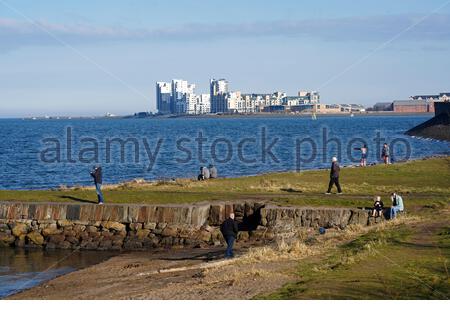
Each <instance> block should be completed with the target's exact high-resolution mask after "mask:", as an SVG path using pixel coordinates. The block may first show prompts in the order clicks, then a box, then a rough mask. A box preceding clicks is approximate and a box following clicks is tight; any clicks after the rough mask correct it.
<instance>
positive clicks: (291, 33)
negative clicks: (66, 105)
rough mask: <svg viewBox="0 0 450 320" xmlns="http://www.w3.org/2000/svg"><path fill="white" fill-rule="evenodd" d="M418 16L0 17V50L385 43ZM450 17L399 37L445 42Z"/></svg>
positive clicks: (437, 16)
mask: <svg viewBox="0 0 450 320" xmlns="http://www.w3.org/2000/svg"><path fill="white" fill-rule="evenodd" d="M420 19H421V17H420V16H418V15H414V16H412V15H384V16H370V17H349V18H338V19H306V20H286V21H264V22H261V21H260V22H249V23H239V24H232V23H229V24H224V23H217V24H200V23H192V24H187V25H174V26H169V27H160V28H154V29H129V28H125V27H99V26H94V25H89V24H72V25H65V24H54V23H50V22H47V21H35V22H34V23H31V22H27V21H19V20H13V19H5V18H0V44H1V45H0V50H1V49H2V48H3V50H7V49H11V48H17V47H21V46H28V45H53V44H58V43H57V41H55V39H54V38H52V36H53V37H56V38H58V39H61V40H62V41H64V42H67V43H70V44H83V43H97V42H105V41H106V42H120V41H210V40H220V39H224V38H252V37H292V38H312V39H319V40H324V41H364V42H367V41H368V42H370V41H383V40H387V39H389V38H390V37H392V36H394V35H396V34H397V33H399V32H401V31H403V30H405V29H406V28H408V27H410V26H411V25H413V24H415V23H416V22H417V21H420ZM449 39H450V15H447V14H435V15H432V16H430V17H428V18H427V19H425V20H424V21H421V22H420V23H419V24H418V25H416V26H415V27H414V28H412V29H411V30H409V31H408V32H406V33H405V34H404V35H402V37H401V39H399V40H413V41H418V42H420V41H421V40H426V41H430V40H449Z"/></svg>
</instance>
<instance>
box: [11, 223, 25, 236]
mask: <svg viewBox="0 0 450 320" xmlns="http://www.w3.org/2000/svg"><path fill="white" fill-rule="evenodd" d="M27 233H28V226H27V225H26V224H24V223H16V224H15V225H14V226H13V227H12V234H13V235H15V236H16V237H20V236H21V235H23V234H27Z"/></svg>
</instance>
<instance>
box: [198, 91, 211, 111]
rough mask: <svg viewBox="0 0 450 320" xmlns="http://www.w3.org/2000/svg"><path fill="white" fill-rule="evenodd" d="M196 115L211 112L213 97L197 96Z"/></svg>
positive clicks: (207, 95)
mask: <svg viewBox="0 0 450 320" xmlns="http://www.w3.org/2000/svg"><path fill="white" fill-rule="evenodd" d="M196 97H197V99H196V100H197V102H196V105H195V114H206V113H210V112H211V96H210V95H209V94H199V95H197V96H196Z"/></svg>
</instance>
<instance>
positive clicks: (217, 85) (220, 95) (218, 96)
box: [209, 79, 228, 113]
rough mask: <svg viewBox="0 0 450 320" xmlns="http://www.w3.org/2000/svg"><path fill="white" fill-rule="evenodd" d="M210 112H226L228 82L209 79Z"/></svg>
mask: <svg viewBox="0 0 450 320" xmlns="http://www.w3.org/2000/svg"><path fill="white" fill-rule="evenodd" d="M209 88H210V96H211V98H210V99H211V112H212V113H223V112H228V102H227V98H228V81H227V80H225V79H218V80H216V79H211V80H210V84H209Z"/></svg>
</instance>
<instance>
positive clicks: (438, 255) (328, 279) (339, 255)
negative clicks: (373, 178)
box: [257, 209, 450, 300]
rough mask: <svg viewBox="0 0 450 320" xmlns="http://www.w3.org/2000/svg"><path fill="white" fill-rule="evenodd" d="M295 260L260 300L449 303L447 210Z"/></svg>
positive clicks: (382, 228)
mask: <svg viewBox="0 0 450 320" xmlns="http://www.w3.org/2000/svg"><path fill="white" fill-rule="evenodd" d="M393 222H394V223H391V222H387V223H384V224H382V225H380V226H379V227H377V228H375V229H374V230H371V231H369V232H368V233H366V234H362V235H360V236H358V237H356V238H355V239H354V240H352V241H350V242H346V243H344V244H342V245H340V246H338V247H336V248H332V249H331V250H328V251H327V252H325V253H323V254H321V255H318V256H314V257H311V258H310V259H304V260H301V263H299V264H298V267H297V269H296V271H295V273H296V278H297V280H296V281H294V282H291V283H288V284H286V285H285V286H283V287H282V288H281V289H279V290H277V291H276V292H274V293H270V294H267V295H262V296H258V297H257V298H260V299H439V300H443V299H449V298H450V273H449V261H450V233H449V228H448V225H450V212H449V211H448V210H445V209H443V210H440V211H438V210H431V209H428V210H424V211H421V212H418V213H414V215H413V217H412V218H411V216H410V215H409V217H408V218H401V219H400V220H399V221H393Z"/></svg>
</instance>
